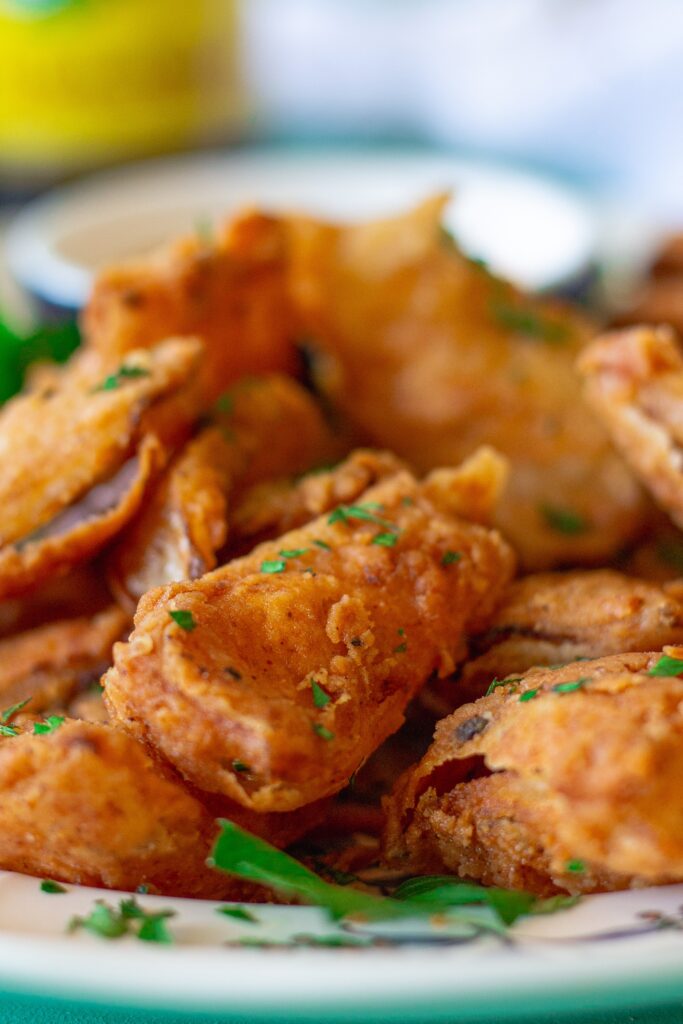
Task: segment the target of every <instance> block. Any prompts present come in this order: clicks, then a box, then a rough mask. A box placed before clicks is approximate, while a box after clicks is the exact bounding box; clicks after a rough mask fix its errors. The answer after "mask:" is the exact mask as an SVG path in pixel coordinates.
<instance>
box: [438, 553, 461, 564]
mask: <svg viewBox="0 0 683 1024" xmlns="http://www.w3.org/2000/svg"><path fill="white" fill-rule="evenodd" d="M461 558H462V555H461V553H460V552H459V551H444V553H443V555H442V556H441V564H442V565H454V564H455V562H459V561H460V559H461Z"/></svg>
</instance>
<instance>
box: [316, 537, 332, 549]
mask: <svg viewBox="0 0 683 1024" xmlns="http://www.w3.org/2000/svg"><path fill="white" fill-rule="evenodd" d="M313 543H314V544H315V545H316V546H317V547H319V548H322V549H323V551H331V550H332V548H331V547H330V545H329V544H328V543H327V542H326V541H324V540H314V541H313Z"/></svg>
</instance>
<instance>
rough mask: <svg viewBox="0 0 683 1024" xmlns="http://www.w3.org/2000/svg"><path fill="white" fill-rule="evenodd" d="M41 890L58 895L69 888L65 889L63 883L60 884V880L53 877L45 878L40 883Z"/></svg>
mask: <svg viewBox="0 0 683 1024" xmlns="http://www.w3.org/2000/svg"><path fill="white" fill-rule="evenodd" d="M40 891H41V892H49V893H51V894H53V895H57V894H60V893H63V892H67V891H68V890H67V889H65V888H64V886H63V885H60V884H59V882H54V881H53V880H52V879H51V878H44V879H43V881H42V882H41V883H40Z"/></svg>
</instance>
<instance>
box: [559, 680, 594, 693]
mask: <svg viewBox="0 0 683 1024" xmlns="http://www.w3.org/2000/svg"><path fill="white" fill-rule="evenodd" d="M590 681H591V678H590V676H581V678H580V679H571V680H570V681H569V682H567V683H556V684H555V686H553V687H552V692H553V693H574V691H575V690H580V689H581V688H582V687H583V686H585V684H586V683H590Z"/></svg>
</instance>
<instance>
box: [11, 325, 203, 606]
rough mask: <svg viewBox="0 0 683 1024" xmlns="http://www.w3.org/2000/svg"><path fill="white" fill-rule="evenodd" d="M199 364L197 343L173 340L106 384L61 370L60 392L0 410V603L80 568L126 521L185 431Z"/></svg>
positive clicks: (28, 397) (138, 356) (136, 357)
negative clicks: (168, 446) (171, 446)
mask: <svg viewBox="0 0 683 1024" xmlns="http://www.w3.org/2000/svg"><path fill="white" fill-rule="evenodd" d="M200 355H201V349H200V346H199V343H198V342H195V341H193V340H191V339H186V340H172V341H168V342H165V343H163V344H161V345H159V346H157V348H155V349H152V350H149V351H148V350H145V351H141V352H137V353H132V354H131V355H130V356H129V357H128V359H127V361H126V363H125V364H124V365H123V366H122V367H119V369H117V370H116V371H114V373H112V374H110V375H109V376H107V377H105V378H101V377H100V376H98V377H97V378H95V379H93V378H92V377H91V378H88V376H87V375H83V372H82V369H81V367H79V366H76V365H75V366H74V367H67V368H66V369H65V370H63V371H62V374H61V377H60V381H61V386H60V387H59V388H49V389H47V390H43V391H39V392H32V393H29V394H24V395H21V396H19V397H18V398H16V399H14V400H13V401H11V402H9V403H8V404H7V405H6V406H5V407H4V409H3V410H2V413H0V458H1V464H2V473H1V474H0V598H6V597H13V596H17V595H20V594H22V593H26V592H28V591H30V590H31V589H32V588H35V587H37V586H38V585H39V584H42V583H44V582H45V580H46V579H47V578H49V577H50V575H54V574H56V573H60V572H65V571H67V570H68V569H69V568H70V567H71V566H73V565H76V564H77V563H79V562H83V561H85V560H86V559H87V558H89V557H91V556H92V555H93V554H95V552H96V551H98V550H99V549H100V548H102V547H103V545H104V544H105V543H106V542H107V541H109V540H110V539H111V538H112V537H113V536H114V535H115V534H116V533H118V532H119V530H121V528H122V527H123V526H125V524H126V523H127V522H128V521H129V520H130V519H131V517H132V516H133V515H134V514H135V512H136V511H137V509H138V508H139V506H140V503H141V502H142V500H143V497H144V494H145V491H146V488H147V485H148V483H149V481H150V480H151V478H152V477H153V476H154V475H155V474H156V473H157V472H158V471H159V469H160V467H161V465H162V463H163V460H164V459H165V456H166V449H165V448H164V445H163V444H162V441H164V442H169V441H174V440H175V439H177V438H178V437H180V436H181V435H182V433H183V431H185V432H186V431H187V429H188V428H189V423H190V409H191V405H192V403H190V405H189V406H188V404H187V393H188V390H191V383H189V382H191V377H192V374H193V373H194V372H195V371H196V368H197V365H198V360H199V357H200ZM171 421H173V422H171ZM160 437H161V440H160Z"/></svg>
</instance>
